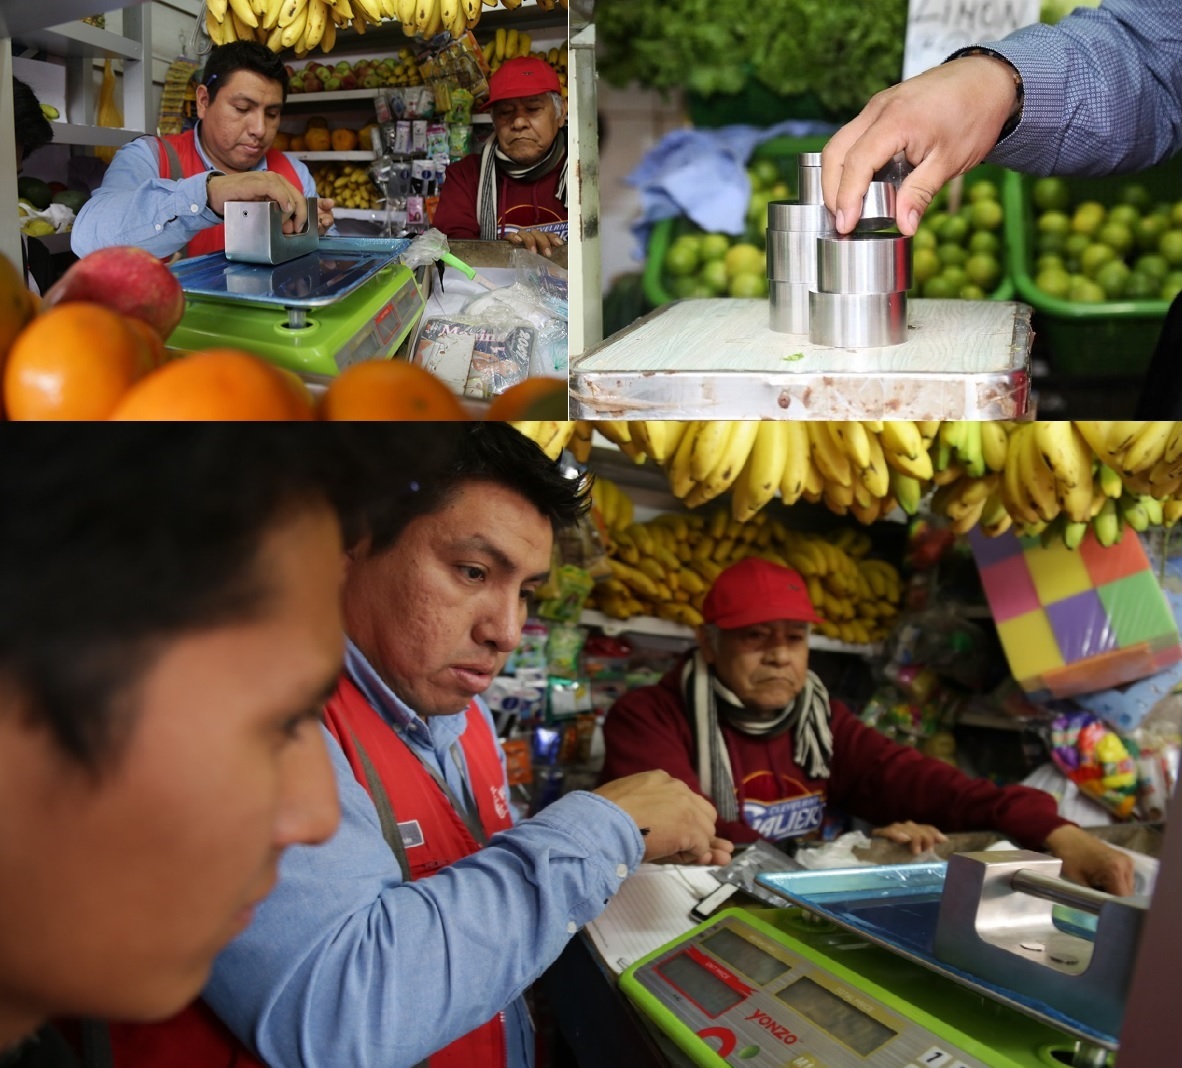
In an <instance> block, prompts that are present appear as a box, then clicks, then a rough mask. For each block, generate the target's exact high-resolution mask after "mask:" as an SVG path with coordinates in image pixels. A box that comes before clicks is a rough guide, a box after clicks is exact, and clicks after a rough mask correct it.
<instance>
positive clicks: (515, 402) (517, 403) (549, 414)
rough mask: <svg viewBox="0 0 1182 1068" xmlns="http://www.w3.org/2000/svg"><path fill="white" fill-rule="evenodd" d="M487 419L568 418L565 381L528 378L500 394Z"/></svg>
mask: <svg viewBox="0 0 1182 1068" xmlns="http://www.w3.org/2000/svg"><path fill="white" fill-rule="evenodd" d="M484 418H485V419H495V420H498V421H501V422H507V421H511V420H514V419H566V418H567V401H566V380H565V379H563V378H542V377H537V378H527V379H525V380H524V381H522V382H518V383H516V384H515V385H512V386H510V387H509V388H508V389H507V390H505V391H504V392H503V393H498V394H497V395H496V396H495V397H493V399H492V401H491V402H490V403H489V406H488V411H486V412H485V413H484Z"/></svg>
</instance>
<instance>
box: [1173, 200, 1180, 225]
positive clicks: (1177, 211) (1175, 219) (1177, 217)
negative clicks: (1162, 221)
mask: <svg viewBox="0 0 1182 1068" xmlns="http://www.w3.org/2000/svg"><path fill="white" fill-rule="evenodd" d="M1170 225H1171V226H1178V227H1182V200H1178V201H1175V202H1174V204H1172V205H1171V206H1170Z"/></svg>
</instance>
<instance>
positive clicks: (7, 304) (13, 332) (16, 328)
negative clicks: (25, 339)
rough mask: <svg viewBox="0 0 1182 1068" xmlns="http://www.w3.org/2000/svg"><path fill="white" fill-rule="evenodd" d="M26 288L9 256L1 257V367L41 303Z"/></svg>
mask: <svg viewBox="0 0 1182 1068" xmlns="http://www.w3.org/2000/svg"><path fill="white" fill-rule="evenodd" d="M35 300H37V298H36V297H35V296H34V294H33V293H32V291H31V290H29V289H26V288H25V283H24V280H23V279H22V278H21V276H20V272H19V271H18V270H17V269H16V268H15V267H14V266H13V265H12V261H11V260H10V259H8V257H7V256H2V255H0V366H2V365H3V363H4V355H5V353H7V352H8V350H9V348H10V347H11V346H12V343H13V341H14V340H15V339H16V336H17V334H19V333H20V332H21V331H22V330H23V329H24V328H25V327H26V326H27V325H28V323H29V320H30V319H32V318H33V316H34V315H36V314H37V308H38V307H39V306H40V302H38V303H37V304H34V303H33V302H34V301H35Z"/></svg>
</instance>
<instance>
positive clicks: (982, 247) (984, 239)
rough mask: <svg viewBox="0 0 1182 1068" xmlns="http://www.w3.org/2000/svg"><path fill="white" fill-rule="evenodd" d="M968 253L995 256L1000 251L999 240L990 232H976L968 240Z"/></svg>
mask: <svg viewBox="0 0 1182 1068" xmlns="http://www.w3.org/2000/svg"><path fill="white" fill-rule="evenodd" d="M969 251H970V252H988V253H989V254H990V255H991V256H996V255H997V254H998V252H1000V251H1001V238H999V237H998V236H997V234H995V233H993V231H991V230H978V231H977V232H976V233H975V234H973V236H972V237H970V238H969Z"/></svg>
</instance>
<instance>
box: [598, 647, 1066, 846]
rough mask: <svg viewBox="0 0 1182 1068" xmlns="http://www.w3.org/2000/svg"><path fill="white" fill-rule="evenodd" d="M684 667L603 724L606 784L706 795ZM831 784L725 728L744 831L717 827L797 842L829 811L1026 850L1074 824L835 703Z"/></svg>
mask: <svg viewBox="0 0 1182 1068" xmlns="http://www.w3.org/2000/svg"><path fill="white" fill-rule="evenodd" d="M680 676H681V665H678V667H676V668H675V669H674V670H672V671H670V672H669V673H668V674H666V675H665V677H664V678H663V679H661V681H660V682H659V683H657V684H656V685H655V686H644V687H641V688H640V689H638V690H633V691H631V692H630V693H626V694H624V696H623V697H621V698H620V699H619V700H618V701H617V702H616V703H615V704H614V705H613V706H612V708H611V711H610V712H609V713H608V715H607V718H606V719H605V721H604V727H603V730H604V741H605V743H606V758H605V760H604V765H603V775H602V778H603V781H605V782H606V781H607V780H609V779H616V778H619V777H620V776H622V775H631V774H633V773H635V772H638V771H650V770H652V769H654V768H661V769H663V770H665V771H667V772H669V774H670V775H672V776H673V777H674V778H677V779H681V780H682V781H684V782H685V783H687V784H688V785H689V786H690V787H692V788H693V789H694V790H696V791H698V792H699V793H701V786H700V784H699V782H698V776H697V772H696V770H695V768H696V764H697V761H696V756H697V754H696V753H695V751H694V737H693V729H692V727H691V724H690V721H689V717H688V715H687V714H686V709H685V703H684V701H683V699H682V695H681V686H680V683H679V679H680ZM832 711H833V716H832V719H831V721H830V727H831V730H832V732H833V757H832V759H831V761H830V776H829V778H828V779H810V778H808V777H807V776H806V775H805V774H804V772H803V771H802V770H801V769H800V768H799V767H798V766H797V764H796V761H795V760H793V758H792V742H793V739H792V733H791V732H790V731H785V732H783V733H781V734H779V735H776V736H775V737H771V738H753V737H750V736H748V735H745V734H742V733H740V732H739V731H737V730H735V729H734V728H733V727H730V726H729V725H728V724H726V723H723V724H722V736H723V738H724V740H725V743H726V747H727V752H728V754H729V755H730V761H731V771H732V773H733V775H734V780H735V789H736V792H737V794H738V801H739V808H740V811H741V812H742V814H743V820H742V822H733V823H732V822H727V821H723V820H719V821H718V834H719V836H720V837H722V838H727V839H730V840H731V841H732V842H739V843H742V842H753V841H755V840H756V839H757V838H767V839H770V840H773V841H776V840H783V839H785V838H792V837H799V836H801V835H807V834H809V833H810V832H812V831H815V830H816V828H817V827H819V826H820V823H821V818H822V816H823V815H824V806H825V804H826V803H829V804H832V805H835V806H837V807H838V808H839V809H841V810H842V811H843V812H846V813H848V814H850V815H851V816H857V817H859V818H861V819H864V820H867V821H869V822H870V823H872V824H874V825H875V826H879V827H881V826H883V825H885V824H888V823H895V822H898V821H901V820H914V821H915V822H917V823H930V824H932V825H934V826H936V827H939V828H940V830H942V831H946V832H947V831H982V830H992V831H999V832H1001V833H1002V834H1004V835H1005V836H1006V837H1008V838H1010V839H1011V840H1012V841H1014V842H1016V843H1018V844H1019V845H1021V846H1024V847H1026V848H1028V849H1042V848H1043V845H1044V843H1045V842H1046V838H1047V835H1048V834H1050V833H1051V831H1053V830H1054V829H1055V828H1056V827H1060V826H1062V825H1063V824H1065V823H1067V822H1069V821H1068V820H1065V819H1062V818H1061V817H1060V816H1059V814H1058V805H1057V804H1056V802H1055V799H1054V798H1053V797H1052V796H1051V795H1050V794H1048V793H1046V792H1045V791H1043V790H1035V789H1032V788H1030V787H1028V786H1005V787H998V786H995V785H994V784H993V783H991V782H989V781H988V780H987V779H974V778H970V777H969V776H967V775H965V774H964V773H963V772H961V771H959V770H957V769H956V768H954V767H952V766H951V765H950V764H945V763H944V762H943V761H939V760H933V759H932V758H931V757H926V756H924V755H923V754H922V753H920V752H918V751H917V750H915V749H911V748H909V747H907V746H905V745H899V744H898V743H897V742H893V741H891V740H890V739H889V738H887V737H886V736H885V735H883V734H880V733H879V732H878V731H876V730H875V729H874V728H873V727H870V726H867V725H866V724H865V723H863V722H862V721H861V720H859V719H858V718H857V716H855V715H854V714H853V713H852V712H850V710H849V709H848V708H846V707H845V706H843V705H841V704H840V703H838V702H836V701H834V702H833V705H832Z"/></svg>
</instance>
